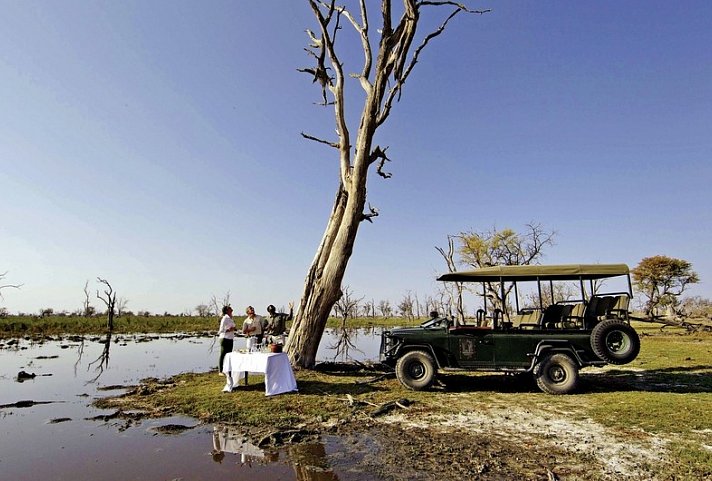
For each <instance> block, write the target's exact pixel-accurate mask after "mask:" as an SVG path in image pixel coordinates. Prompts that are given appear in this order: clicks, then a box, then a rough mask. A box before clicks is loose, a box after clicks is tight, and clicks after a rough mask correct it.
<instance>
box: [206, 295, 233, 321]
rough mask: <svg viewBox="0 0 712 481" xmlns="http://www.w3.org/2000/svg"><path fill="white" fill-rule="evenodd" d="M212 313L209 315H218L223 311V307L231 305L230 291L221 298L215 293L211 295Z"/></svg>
mask: <svg viewBox="0 0 712 481" xmlns="http://www.w3.org/2000/svg"><path fill="white" fill-rule="evenodd" d="M208 305H209V306H210V313H209V314H208V315H213V314H214V315H216V316H217V315H218V314H219V313H221V312H222V308H223V307H225V306H229V305H230V291H227V292H225V295H223V296H222V297H221V298H218V297H216V296H215V294H213V295H212V296H210V303H209V304H208Z"/></svg>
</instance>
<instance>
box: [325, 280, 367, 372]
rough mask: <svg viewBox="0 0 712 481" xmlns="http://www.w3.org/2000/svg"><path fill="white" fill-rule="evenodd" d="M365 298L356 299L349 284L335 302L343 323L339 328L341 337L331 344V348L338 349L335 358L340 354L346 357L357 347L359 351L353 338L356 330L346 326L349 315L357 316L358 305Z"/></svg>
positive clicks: (338, 331) (335, 307)
mask: <svg viewBox="0 0 712 481" xmlns="http://www.w3.org/2000/svg"><path fill="white" fill-rule="evenodd" d="M363 299H364V298H363V297H361V298H360V299H354V298H353V292H351V288H350V287H349V286H345V287H344V288H343V292H342V295H341V297H340V298H339V300H338V301H337V302H336V304H334V310H335V311H336V313H337V316H339V317H341V325H340V326H339V329H337V333H338V336H339V338H338V340H337V342H336V344H334V345H333V346H330V347H331V349H335V350H336V353H335V354H334V359H336V358H337V357H339V356H342V357H344V358H346V357H347V356H348V355H349V350H351V349H355V350H356V351H358V349H357V348H356V345H355V344H354V342H353V341H352V339H351V336H352V334H353V333H354V332H355V331H354V329H349V328H348V327H347V326H346V322H347V321H348V319H349V317H355V315H356V313H357V312H358V305H359V303H360V302H361V301H362V300H363ZM359 352H360V351H359Z"/></svg>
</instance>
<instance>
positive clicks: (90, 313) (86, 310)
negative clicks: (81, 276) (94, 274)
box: [82, 279, 95, 317]
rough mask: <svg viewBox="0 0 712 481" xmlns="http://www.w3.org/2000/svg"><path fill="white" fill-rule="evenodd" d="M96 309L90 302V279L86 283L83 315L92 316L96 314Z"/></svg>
mask: <svg viewBox="0 0 712 481" xmlns="http://www.w3.org/2000/svg"><path fill="white" fill-rule="evenodd" d="M94 311H95V309H94V308H93V307H92V306H91V304H90V303H89V279H87V281H86V282H85V283H84V302H83V303H82V315H83V316H84V317H91V316H93V315H94Z"/></svg>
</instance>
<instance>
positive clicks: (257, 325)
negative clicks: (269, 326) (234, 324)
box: [242, 306, 264, 345]
mask: <svg viewBox="0 0 712 481" xmlns="http://www.w3.org/2000/svg"><path fill="white" fill-rule="evenodd" d="M245 313H246V314H247V317H245V322H243V323H242V333H243V334H244V335H245V336H247V337H252V338H254V339H255V343H256V344H257V345H259V344H262V334H263V329H262V323H263V321H264V319H263V318H262V316H258V315H256V314H255V308H254V307H252V306H247V309H245Z"/></svg>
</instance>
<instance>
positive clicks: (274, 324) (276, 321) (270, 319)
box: [267, 302, 294, 337]
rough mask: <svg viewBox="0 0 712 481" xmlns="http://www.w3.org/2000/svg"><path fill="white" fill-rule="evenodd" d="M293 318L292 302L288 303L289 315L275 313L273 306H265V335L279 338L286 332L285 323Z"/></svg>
mask: <svg viewBox="0 0 712 481" xmlns="http://www.w3.org/2000/svg"><path fill="white" fill-rule="evenodd" d="M293 318H294V302H290V303H289V314H285V313H284V312H277V309H276V308H275V307H274V305H272V304H270V305H269V306H267V334H270V335H272V336H275V337H279V336H281V335H282V334H284V332H285V331H286V330H287V321H291V320H292V319H293Z"/></svg>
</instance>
